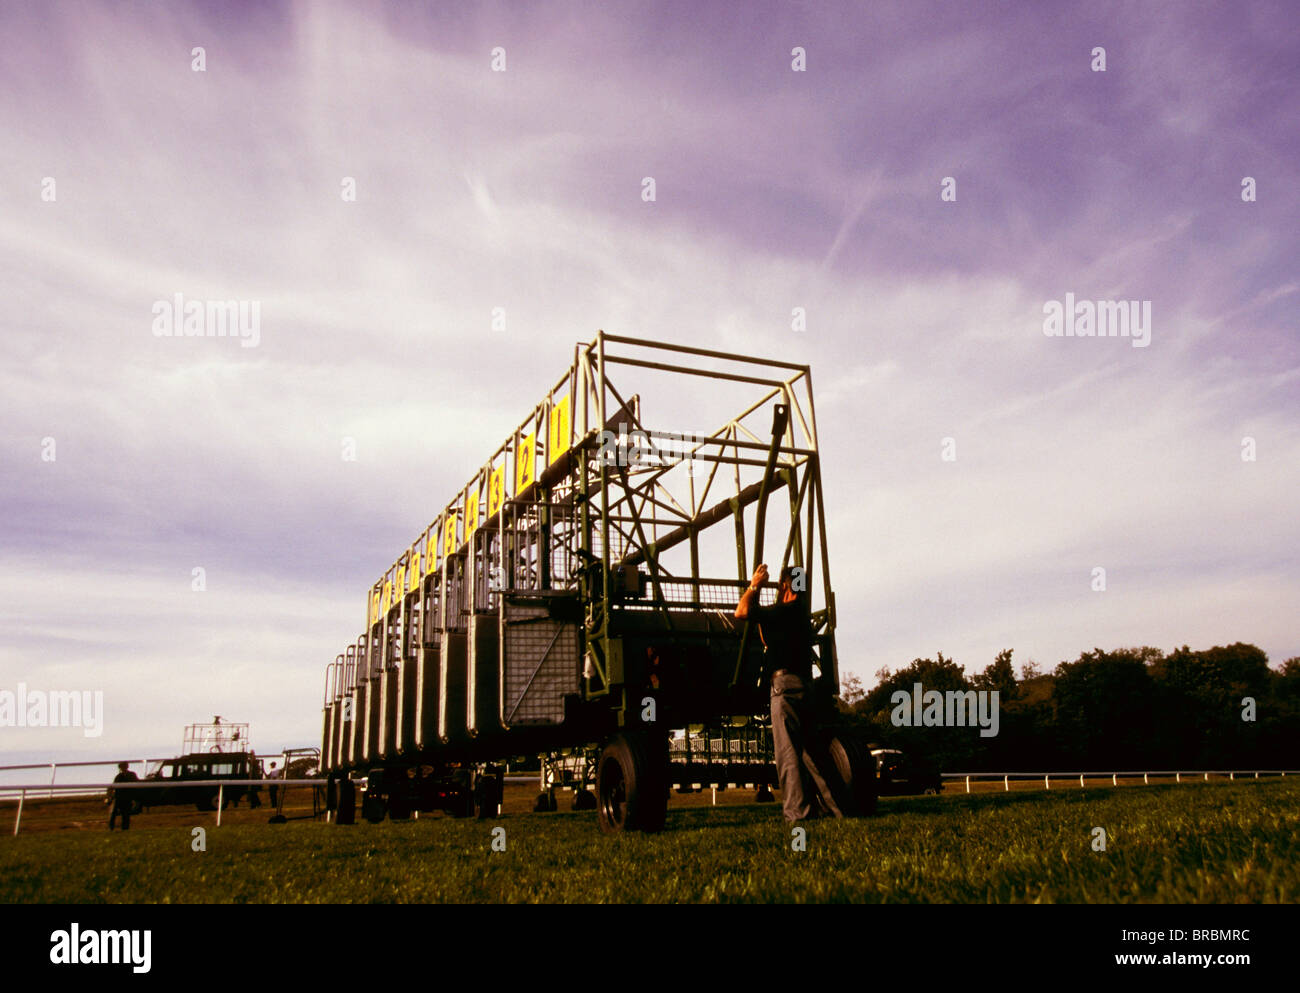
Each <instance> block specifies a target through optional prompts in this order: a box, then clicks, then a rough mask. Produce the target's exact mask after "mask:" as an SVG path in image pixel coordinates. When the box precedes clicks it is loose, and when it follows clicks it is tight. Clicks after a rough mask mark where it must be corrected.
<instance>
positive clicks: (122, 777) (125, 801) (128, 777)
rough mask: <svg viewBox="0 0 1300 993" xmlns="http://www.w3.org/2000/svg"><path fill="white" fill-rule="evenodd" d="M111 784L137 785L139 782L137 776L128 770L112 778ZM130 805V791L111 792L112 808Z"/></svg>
mask: <svg viewBox="0 0 1300 993" xmlns="http://www.w3.org/2000/svg"><path fill="white" fill-rule="evenodd" d="M113 782H115V783H138V782H140V777H139V776H137V775H136V774H135V773H134V772H131V771H130V770H128V771H126V772H119V773H118V774H117V775H116V776H114V777H113ZM130 804H131V791H130V790H126V791H125V792H121V791H119V790H114V791H113V806H115V807H129V806H130Z"/></svg>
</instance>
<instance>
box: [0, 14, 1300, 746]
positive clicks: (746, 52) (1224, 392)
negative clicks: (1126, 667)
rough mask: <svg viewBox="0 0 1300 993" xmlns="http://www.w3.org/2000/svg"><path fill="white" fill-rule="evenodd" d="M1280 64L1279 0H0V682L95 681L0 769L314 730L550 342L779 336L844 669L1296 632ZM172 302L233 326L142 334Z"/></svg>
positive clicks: (552, 361)
mask: <svg viewBox="0 0 1300 993" xmlns="http://www.w3.org/2000/svg"><path fill="white" fill-rule="evenodd" d="M198 48H201V49H202V53H201V55H200V54H196V52H195V49H198ZM1098 48H1101V49H1104V60H1105V62H1104V70H1100V69H1099V68H1098V66H1099V62H1098V55H1097V53H1096V49H1098ZM1298 51H1300V22H1297V20H1296V19H1295V17H1294V13H1293V11H1292V10H1291V9H1290V8H1289V5H1287V4H1284V3H1279V4H1269V3H1241V4H1237V3H1233V4H1219V5H1215V4H1194V3H1188V4H1179V5H1175V6H1161V7H1159V8H1157V7H1153V6H1149V5H1137V4H1108V3H1098V4H1089V5H1087V6H1086V8H1084V7H1082V6H1075V5H1063V4H1053V3H1046V4H1032V5H1029V4H1026V5H1014V4H1000V3H976V4H962V5H957V4H925V3H904V4H870V5H867V4H834V3H825V4H823V3H797V2H766V3H763V2H759V3H748V4H744V5H729V4H725V3H712V4H710V3H664V4H628V5H617V6H613V5H608V4H599V3H527V4H522V3H521V4H493V3H475V4H461V3H455V4H452V3H447V4H397V3H394V4H355V3H353V4H331V3H322V2H304V3H300V4H260V3H248V4H239V3H192V4H183V3H181V4H168V5H154V4H146V3H102V4H94V3H76V4H73V3H67V4H60V3H52V4H37V3H33V4H21V3H15V4H10V3H6V4H5V5H4V6H3V7H2V8H0V94H2V95H0V133H2V134H3V135H4V140H3V142H0V294H3V298H4V300H5V302H6V306H5V307H4V308H3V311H0V510H2V511H3V514H2V517H0V519H2V520H3V526H2V527H0V631H2V632H3V637H0V691H4V690H16V689H17V687H18V685H19V684H20V683H21V684H25V685H26V686H27V687H28V688H30V689H41V690H77V691H86V692H102V694H103V701H104V704H103V708H104V709H103V726H102V733H100V734H99V735H98V736H96V737H88V736H87V735H86V734H85V729H84V728H11V727H0V763H3V762H5V761H6V760H7V761H9V762H10V763H14V762H21V761H41V760H43V759H45V758H46V757H51V756H57V757H62V758H70V757H142V756H143V755H145V754H149V755H164V754H171V753H174V752H175V751H176V750H177V748H178V747H179V744H180V738H181V729H182V726H183V725H185V724H187V723H191V722H197V721H206V720H209V719H210V718H211V716H212V715H213V714H218V713H219V714H221V715H223V717H225V718H226V719H228V720H239V721H248V722H250V723H251V724H252V731H253V740H254V744H255V745H256V746H257V747H258V750H259V751H263V752H265V751H272V750H279V749H280V748H282V747H289V746H300V745H310V744H312V743H313V742H316V741H318V739H319V727H320V702H321V693H322V685H323V672H324V667H325V665H326V663H328V662H329V661H331V660H332V659H333V658H334V656H335V655H336V653H338V652H339V651H341V650H342V649H343V648H344V647H345V646H346V645H347V644H348V643H350V642H351V641H352V640H353V639H355V637H356V635H357V634H358V633H359V631H360V629H361V627H362V626H363V624H364V611H365V597H366V592H367V590H368V589H369V587H370V585H371V583H373V582H374V580H375V579H376V578H377V577H378V576H379V575H380V574H381V573H382V572H383V570H385V569H386V568H387V567H388V565H389V564H390V563H391V562H392V561H393V560H394V559H395V558H396V557H397V555H398V554H400V552H401V551H402V549H403V548H404V547H406V546H408V545H409V544H410V543H411V541H412V540H413V539H414V538H415V537H416V536H417V535H418V534H419V533H420V532H421V530H422V529H423V528H424V527H425V526H426V525H427V524H428V523H429V522H430V521H431V520H432V519H433V517H434V516H436V514H437V513H438V511H439V510H440V509H441V507H442V506H443V505H444V504H445V503H446V502H447V501H448V500H449V499H451V497H452V495H453V494H454V493H455V492H456V490H457V489H459V488H460V487H462V486H463V485H464V483H465V482H466V480H467V479H468V478H469V477H470V475H471V474H472V472H473V471H474V470H475V469H476V468H477V467H478V466H479V465H481V464H482V462H483V460H484V459H486V458H487V456H488V455H489V454H490V453H491V451H493V450H494V449H495V448H496V446H497V445H498V444H500V442H501V440H502V439H503V438H504V437H505V436H506V434H508V433H509V432H510V431H511V430H512V429H513V428H514V427H515V426H516V425H517V424H518V423H519V422H520V421H521V420H522V418H523V417H524V416H525V415H526V414H527V413H528V411H529V410H530V409H531V408H532V406H533V405H534V404H535V403H537V402H538V401H539V400H540V399H541V397H542V395H543V393H544V392H545V390H546V389H548V388H549V387H550V386H551V385H552V384H553V383H554V382H555V380H556V379H558V377H559V376H560V375H561V374H562V373H563V371H564V370H565V369H566V368H567V366H568V364H569V363H570V362H571V361H572V355H573V347H574V345H575V343H577V342H580V341H589V340H591V339H592V338H593V337H594V336H595V334H596V331H597V330H598V329H604V330H606V331H609V332H611V333H615V334H625V335H630V336H635V337H639V338H646V339H653V340H664V341H671V342H681V343H686V344H692V345H698V346H701V347H707V348H716V349H724V350H729V351H737V352H744V353H747V354H754V355H758V356H764V357H771V358H779V359H783V360H786V361H793V362H799V363H806V364H808V365H809V366H810V368H811V373H812V380H813V386H814V395H815V398H816V403H817V418H818V425H819V433H820V438H819V443H820V449H821V452H822V459H823V465H822V479H823V483H824V486H825V505H826V511H827V515H828V534H829V540H830V548H831V552H830V568H831V575H832V578H833V581H834V585H835V590H836V600H837V606H838V613H839V628H838V631H837V645H838V655H839V661H840V668H841V672H842V673H844V674H854V675H857V676H858V677H860V678H861V679H862V680H863V681H864V683H865V684H866V685H867V686H870V685H872V684H874V682H875V681H876V677H875V673H876V672H877V671H878V670H880V669H882V668H884V667H889V668H893V669H897V668H900V667H902V666H905V665H907V664H908V663H909V662H910V661H911V660H912V659H914V658H916V657H926V656H929V657H933V655H934V653H935V652H939V651H941V652H943V653H944V655H945V656H947V657H950V658H954V659H955V660H956V661H957V662H958V663H959V664H961V665H963V666H965V667H966V671H967V673H968V674H970V673H974V672H977V671H980V670H982V669H984V668H985V667H986V666H987V665H988V664H989V663H991V662H992V661H993V658H994V656H995V655H996V654H997V653H998V652H999V651H1001V650H1003V649H1006V648H1011V649H1013V650H1014V653H1015V655H1014V659H1015V662H1016V664H1017V665H1021V664H1024V663H1027V662H1031V661H1032V662H1034V663H1035V664H1037V665H1038V666H1039V667H1040V668H1043V669H1048V670H1050V669H1051V668H1053V667H1054V666H1055V665H1056V664H1057V663H1058V662H1060V661H1062V660H1068V659H1074V658H1076V657H1077V656H1078V655H1079V654H1080V653H1081V652H1083V651H1089V650H1091V649H1093V648H1094V647H1102V648H1108V649H1112V648H1121V647H1126V646H1140V645H1153V646H1156V647H1159V648H1162V649H1164V650H1166V651H1169V650H1172V649H1173V648H1176V647H1178V646H1181V645H1184V644H1187V645H1190V646H1191V647H1193V648H1208V647H1210V646H1212V645H1217V644H1229V643H1232V642H1235V641H1245V642H1251V643H1254V644H1256V645H1258V646H1259V647H1261V648H1262V649H1263V650H1264V651H1265V652H1266V653H1267V654H1268V656H1269V658H1270V660H1271V663H1272V664H1273V665H1275V666H1277V665H1280V664H1281V662H1282V661H1283V660H1285V659H1287V658H1289V657H1292V656H1295V655H1300V637H1298V635H1297V629H1296V622H1295V618H1296V616H1297V615H1298V614H1300V611H1298V610H1297V607H1300V561H1298V559H1297V556H1296V552H1295V550H1296V549H1297V548H1300V524H1298V523H1297V513H1296V508H1297V499H1296V493H1297V492H1300V424H1298V423H1297V416H1296V415H1297V411H1298V410H1300V347H1298V345H1297V334H1296V307H1297V302H1298V301H1300V275H1298V274H1297V266H1296V260H1297V258H1298V257H1300V253H1298V252H1297V247H1298V246H1297V240H1298V236H1297V232H1300V204H1298V202H1297V189H1300V184H1298V182H1297V179H1298V177H1297V169H1296V162H1297V158H1298V153H1300V141H1298V139H1297V129H1298V127H1300V124H1298V121H1300V118H1298V117H1297V114H1296V105H1297V101H1296V85H1297V81H1298V78H1300V69H1298V68H1297V67H1298V66H1300V59H1298V58H1297V53H1298ZM494 63H495V65H494ZM647 177H651V178H653V180H654V199H653V200H647V199H646V198H645V196H644V195H643V194H644V190H645V188H646V187H645V183H644V180H645V179H646V178H647ZM1247 180H1249V182H1247ZM51 181H52V182H51ZM349 182H350V183H351V184H353V186H354V188H355V198H348V197H347V196H346V195H345V194H346V192H347V190H348V184H349ZM1247 188H1249V190H1248V189H1247ZM177 293H180V294H183V297H184V299H187V300H209V299H213V300H239V301H246V302H256V303H257V305H258V308H259V310H258V313H259V325H258V334H257V338H256V342H255V343H254V342H253V341H252V339H250V338H244V339H242V340H241V339H239V338H231V337H184V336H163V335H159V334H157V333H155V330H156V324H155V319H156V316H157V311H156V305H159V304H160V303H162V302H167V301H171V300H173V299H174V294H177ZM1067 294H1072V295H1073V296H1072V298H1071V299H1074V300H1087V301H1130V300H1131V301H1138V302H1147V303H1149V306H1150V314H1151V317H1150V324H1149V327H1148V328H1147V331H1148V332H1149V338H1148V339H1147V340H1146V343H1145V346H1144V347H1135V346H1136V345H1138V344H1139V339H1138V338H1137V337H1133V336H1128V337H1124V336H1102V337H1079V336H1064V335H1062V336H1053V335H1048V334H1046V333H1045V331H1044V322H1045V312H1046V309H1048V308H1049V307H1050V304H1051V302H1052V301H1059V302H1064V301H1066V300H1067V296H1066V295H1067ZM494 308H501V309H503V310H504V313H505V326H504V328H497V329H494V328H493V326H492V316H493V311H494ZM795 308H803V312H804V313H805V314H806V327H804V328H803V329H802V330H796V329H795V328H794V327H793V324H794V321H793V320H792V314H793V313H794V310H795ZM664 427H665V428H668V429H674V428H676V429H680V430H687V429H690V430H694V429H697V428H698V427H699V426H698V425H694V424H676V425H674V424H665V425H664ZM345 438H348V439H353V440H354V442H355V445H356V453H357V458H356V460H355V461H345V460H344V459H343V458H341V455H340V450H341V444H342V443H343V441H342V440H343V439H345ZM946 439H947V440H946ZM1099 567H1100V568H1103V569H1104V570H1105V589H1104V590H1098V589H1095V588H1094V587H1095V585H1096V579H1095V576H1096V573H1095V571H1094V570H1096V569H1097V568H1099ZM196 568H201V569H202V570H203V576H204V581H205V586H206V588H205V589H204V590H203V591H201V592H198V591H195V590H194V589H193V577H194V570H195V569H196Z"/></svg>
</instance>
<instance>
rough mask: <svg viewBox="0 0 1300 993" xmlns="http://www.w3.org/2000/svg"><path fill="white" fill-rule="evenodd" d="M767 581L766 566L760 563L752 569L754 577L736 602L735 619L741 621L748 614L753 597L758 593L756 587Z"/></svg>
mask: <svg viewBox="0 0 1300 993" xmlns="http://www.w3.org/2000/svg"><path fill="white" fill-rule="evenodd" d="M766 582H767V566H766V565H760V566H759V567H758V568H757V569H755V570H754V578H753V579H751V580H750V581H749V589H747V590H745V592H744V593H742V594H741V595H740V602H739V603H738V604H736V619H737V620H741V621H743V620H744V619H745V618H746V617H748V616H749V610H750V607H751V606H752V604H753V600H754V597H755V596H756V595H757V594H758V589H759V587H760V586H762V585H763V584H764V583H766Z"/></svg>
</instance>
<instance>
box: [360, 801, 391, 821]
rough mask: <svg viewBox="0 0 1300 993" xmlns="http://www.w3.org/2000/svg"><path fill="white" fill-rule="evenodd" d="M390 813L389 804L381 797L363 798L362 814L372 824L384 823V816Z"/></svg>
mask: <svg viewBox="0 0 1300 993" xmlns="http://www.w3.org/2000/svg"><path fill="white" fill-rule="evenodd" d="M387 813H388V804H386V803H384V801H383V799H382V798H380V797H363V798H362V800H361V816H362V817H364V818H365V819H366V820H368V821H369V822H370V823H371V824H382V823H383V821H384V816H385V815H386V814H387Z"/></svg>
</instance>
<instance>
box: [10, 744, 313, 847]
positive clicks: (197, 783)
mask: <svg viewBox="0 0 1300 993" xmlns="http://www.w3.org/2000/svg"><path fill="white" fill-rule="evenodd" d="M67 764H69V765H71V764H72V763H67ZM86 764H87V765H109V764H112V765H117V763H116V762H113V763H105V762H93V763H86ZM249 786H276V787H279V788H281V789H283V788H284V787H286V786H312V787H315V788H316V789H321V790H323V789H325V786H326V782H325V780H323V779H148V780H141V781H139V782H134V783H69V784H66V785H59V786H30V785H23V784H16V785H0V798H3V799H9V800H12V799H14V798H15V795H16V797H17V800H18V813H17V814H16V815H15V817H14V834H17V833H18V829H19V828H20V827H21V826H22V822H23V805H24V804H25V803H26V802H27V795H28V794H29V793H32V794H38V793H46V794H50V795H53V794H54V793H59V794H60V795H62V796H68V797H74V798H75V797H97V796H105V795H107V792H108V790H158V789H182V790H190V789H204V788H208V789H210V788H212V787H215V788H216V790H217V799H216V808H215V809H216V815H217V827H221V808H222V807H223V806H225V799H226V789H227V788H228V787H230V788H233V787H240V788H241V790H242V789H243V788H245V787H249ZM186 802H187V803H188V802H189V801H186Z"/></svg>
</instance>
